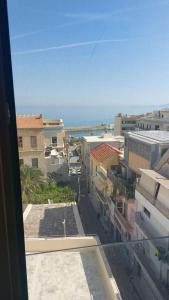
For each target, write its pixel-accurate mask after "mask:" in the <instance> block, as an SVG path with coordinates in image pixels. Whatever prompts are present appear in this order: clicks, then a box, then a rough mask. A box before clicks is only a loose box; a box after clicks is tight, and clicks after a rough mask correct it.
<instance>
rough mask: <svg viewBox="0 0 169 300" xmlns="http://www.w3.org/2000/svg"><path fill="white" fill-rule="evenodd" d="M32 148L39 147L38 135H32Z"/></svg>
mask: <svg viewBox="0 0 169 300" xmlns="http://www.w3.org/2000/svg"><path fill="white" fill-rule="evenodd" d="M31 148H37V137H36V136H31Z"/></svg>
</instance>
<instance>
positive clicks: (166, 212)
mask: <svg viewBox="0 0 169 300" xmlns="http://www.w3.org/2000/svg"><path fill="white" fill-rule="evenodd" d="M136 191H137V192H139V193H140V194H141V195H142V196H143V197H144V198H145V199H146V200H148V201H149V202H150V203H151V204H152V205H154V206H155V207H156V208H157V209H158V210H159V211H160V212H161V213H162V214H163V215H164V216H165V217H166V218H167V219H169V208H168V207H166V206H165V205H164V204H163V203H162V202H160V201H159V200H157V199H155V197H154V195H151V194H150V193H149V192H148V191H147V190H146V189H144V187H142V186H141V185H140V184H139V183H138V184H137V185H136Z"/></svg>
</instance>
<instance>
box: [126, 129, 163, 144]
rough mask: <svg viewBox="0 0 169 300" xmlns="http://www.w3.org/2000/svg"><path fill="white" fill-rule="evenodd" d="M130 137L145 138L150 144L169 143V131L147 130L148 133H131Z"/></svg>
mask: <svg viewBox="0 0 169 300" xmlns="http://www.w3.org/2000/svg"><path fill="white" fill-rule="evenodd" d="M129 135H130V136H131V137H132V136H133V137H136V138H137V137H138V138H145V139H147V140H149V141H150V142H157V143H169V131H161V130H147V131H144V130H143V131H142V130H141V131H137V132H130V133H129Z"/></svg>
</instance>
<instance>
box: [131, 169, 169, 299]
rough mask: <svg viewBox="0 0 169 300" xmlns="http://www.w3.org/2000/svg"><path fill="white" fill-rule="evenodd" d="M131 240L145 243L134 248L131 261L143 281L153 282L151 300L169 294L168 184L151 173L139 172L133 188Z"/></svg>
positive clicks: (148, 171) (146, 171)
mask: <svg viewBox="0 0 169 300" xmlns="http://www.w3.org/2000/svg"><path fill="white" fill-rule="evenodd" d="M135 198H136V216H135V234H134V238H135V239H152V240H145V241H143V242H141V243H140V245H139V247H136V248H135V257H136V260H137V262H138V264H139V265H140V268H141V270H142V271H143V270H144V271H145V272H144V273H145V275H146V278H147V280H149V281H150V282H154V283H155V284H154V286H153V289H154V293H155V295H156V297H154V299H168V296H169V293H168V288H169V238H162V239H155V238H157V237H168V236H169V201H168V200H169V180H168V179H166V178H165V177H163V176H161V175H160V174H159V173H157V172H155V171H153V170H145V169H142V170H141V178H140V180H139V182H138V183H137V186H136V192H135Z"/></svg>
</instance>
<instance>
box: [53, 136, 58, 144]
mask: <svg viewBox="0 0 169 300" xmlns="http://www.w3.org/2000/svg"><path fill="white" fill-rule="evenodd" d="M52 144H57V136H52Z"/></svg>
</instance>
